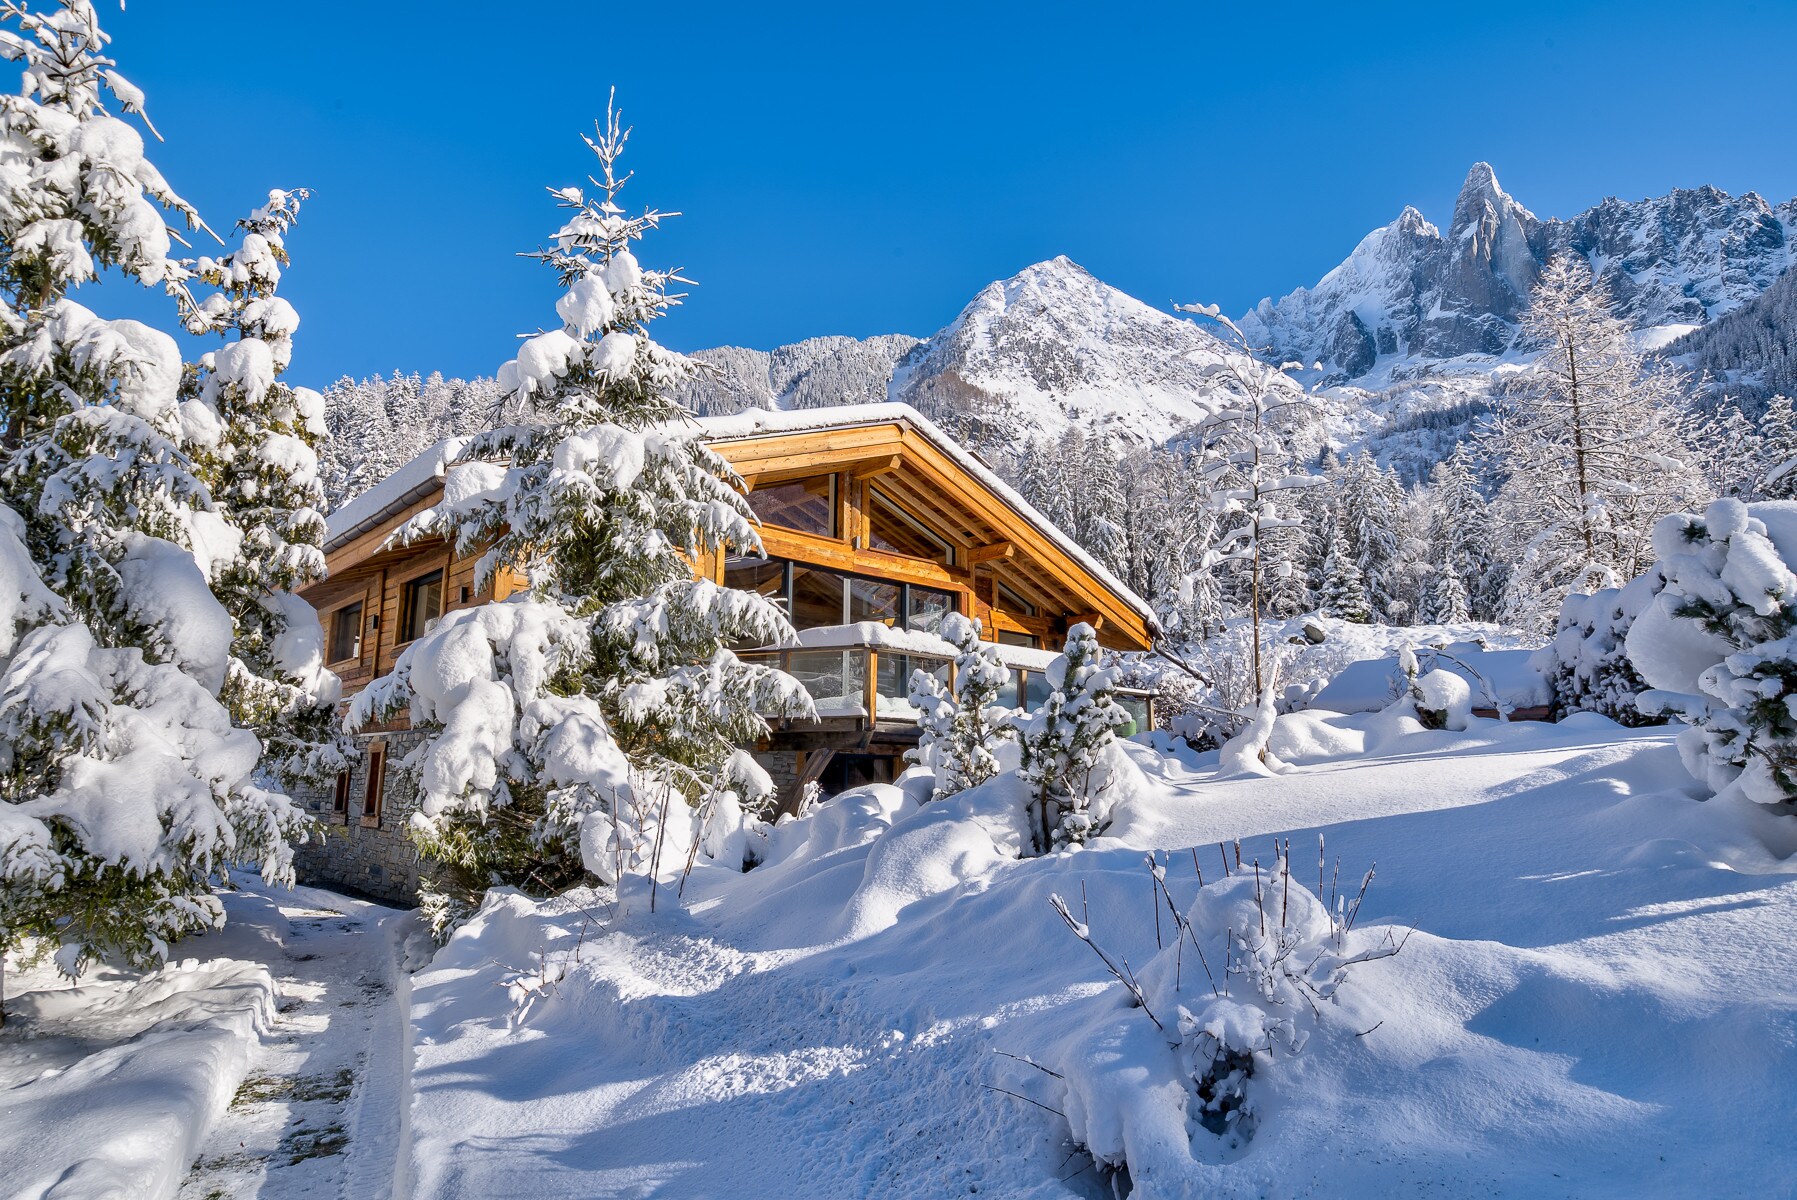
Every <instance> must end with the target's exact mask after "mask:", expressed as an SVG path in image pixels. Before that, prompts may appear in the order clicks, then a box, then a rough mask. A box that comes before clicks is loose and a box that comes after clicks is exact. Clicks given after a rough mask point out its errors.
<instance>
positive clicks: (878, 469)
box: [849, 454, 904, 481]
mask: <svg viewBox="0 0 1797 1200" xmlns="http://www.w3.org/2000/svg"><path fill="white" fill-rule="evenodd" d="M903 461H904V460H903V459H902V458H900V457H899V456H898V455H896V454H892V455H888V456H887V457H885V458H871V459H869V460H867V461H866V462H864V463H857V464H856V465H855V466H854V467H852V468H850V469H849V478H850V479H853V480H856V481H860V480H863V479H872V478H873V477H874V476H876V475H887V474H890V473H891V472H893V471H896V470H898V469H899V464H900V463H901V462H903Z"/></svg>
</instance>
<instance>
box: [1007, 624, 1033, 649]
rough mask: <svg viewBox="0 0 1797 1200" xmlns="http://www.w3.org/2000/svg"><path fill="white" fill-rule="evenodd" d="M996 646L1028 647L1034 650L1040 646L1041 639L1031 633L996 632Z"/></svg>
mask: <svg viewBox="0 0 1797 1200" xmlns="http://www.w3.org/2000/svg"><path fill="white" fill-rule="evenodd" d="M998 644H999V645H1001V646H1028V647H1030V648H1031V649H1035V648H1036V647H1039V646H1040V645H1041V644H1042V639H1041V638H1039V637H1037V636H1036V635H1035V634H1033V633H1012V632H1011V631H1010V630H1008V629H1001V630H999V631H998Z"/></svg>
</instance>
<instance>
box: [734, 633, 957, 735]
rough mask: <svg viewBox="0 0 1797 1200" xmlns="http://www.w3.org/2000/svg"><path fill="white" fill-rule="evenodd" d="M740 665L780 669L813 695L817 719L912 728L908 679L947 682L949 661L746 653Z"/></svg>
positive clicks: (865, 654) (850, 650)
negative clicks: (917, 675)
mask: <svg viewBox="0 0 1797 1200" xmlns="http://www.w3.org/2000/svg"><path fill="white" fill-rule="evenodd" d="M738 657H740V658H741V659H742V660H743V661H744V662H754V663H761V664H763V665H766V666H771V667H778V668H780V669H781V670H782V671H785V672H786V673H787V674H788V675H791V676H792V677H793V678H794V679H797V680H798V681H799V683H800V684H802V685H803V686H804V688H805V690H806V691H807V692H809V693H810V695H811V702H812V703H813V704H815V705H816V706H817V715H818V716H819V717H820V718H832V717H858V718H860V719H862V720H865V719H867V715H868V710H869V709H870V707H871V709H872V710H873V715H874V719H875V720H876V721H899V722H910V721H915V720H916V719H917V708H916V706H914V705H913V704H912V703H911V673H912V672H913V671H916V670H920V669H921V670H926V671H929V672H931V673H933V674H934V675H935V676H936V677H937V678H938V679H940V680H942V681H944V682H947V680H948V666H949V660H948V659H946V658H933V657H930V656H927V655H921V654H910V653H906V652H903V651H897V650H881V649H878V648H876V647H872V646H848V647H843V648H841V649H835V648H832V649H828V650H812V649H805V648H801V647H795V648H793V649H786V650H746V651H742V652H740V653H739V655H738Z"/></svg>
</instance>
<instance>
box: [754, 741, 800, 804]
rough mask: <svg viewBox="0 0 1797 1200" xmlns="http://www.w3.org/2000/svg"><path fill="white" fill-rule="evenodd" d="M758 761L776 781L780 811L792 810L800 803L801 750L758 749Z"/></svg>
mask: <svg viewBox="0 0 1797 1200" xmlns="http://www.w3.org/2000/svg"><path fill="white" fill-rule="evenodd" d="M753 757H754V759H755V761H756V762H758V763H760V764H761V769H762V770H764V771H766V772H767V773H768V775H769V777H771V778H772V779H773V781H774V804H775V807H776V810H777V811H779V812H792V811H793V810H794V808H795V807H796V806H797V804H798V800H799V797H798V791H797V789H798V785H799V752H798V751H796V750H756V751H754V752H753Z"/></svg>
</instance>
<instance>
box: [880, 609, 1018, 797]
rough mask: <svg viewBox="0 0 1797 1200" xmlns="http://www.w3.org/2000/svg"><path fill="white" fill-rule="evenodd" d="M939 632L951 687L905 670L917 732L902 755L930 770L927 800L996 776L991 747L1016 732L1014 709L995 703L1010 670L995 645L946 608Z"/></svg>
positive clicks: (976, 626)
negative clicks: (947, 648)
mask: <svg viewBox="0 0 1797 1200" xmlns="http://www.w3.org/2000/svg"><path fill="white" fill-rule="evenodd" d="M942 637H943V638H944V640H946V641H948V642H951V643H953V645H954V647H955V650H956V654H955V666H954V682H953V686H952V687H945V686H944V685H943V683H942V681H941V680H939V679H937V678H936V677H935V676H934V675H932V674H931V673H930V672H928V671H925V670H923V669H921V668H919V669H918V670H916V671H914V672H912V674H911V702H912V703H913V704H914V705H915V706H916V707H917V710H918V713H919V719H918V723H919V725H920V726H921V727H922V734H921V736H920V737H919V738H918V743H917V749H916V750H914V751H909V752H907V757H909V758H911V759H912V761H914V762H918V763H922V764H923V765H925V766H928V767H929V768H930V769H931V770H932V771H934V772H935V775H936V785H935V787H934V788H933V789H932V791H931V798H932V799H940V798H941V797H943V796H953V795H957V794H959V793H961V792H964V791H966V790H967V789H968V788H972V787H978V786H979V785H980V784H982V783H984V782H986V781H987V780H988V779H991V778H992V777H993V776H994V775H997V774H998V771H999V763H998V757H997V755H996V753H995V751H997V749H998V747H999V743H1000V742H1003V741H1009V740H1011V739H1013V738H1014V737H1015V736H1016V729H1015V727H1014V726H1013V725H1012V723H1011V718H1012V717H1013V716H1014V715H1015V714H1014V713H1013V712H1011V711H1010V710H1007V709H1006V708H1005V707H1004V706H1003V705H1001V704H999V702H998V695H999V693H1000V692H1002V691H1003V690H1004V688H1005V685H1006V684H1008V683H1010V682H1011V671H1010V668H1008V667H1006V666H1005V665H1004V664H1003V663H1002V662H1000V661H999V660H998V649H997V647H995V646H992V645H989V644H987V643H985V642H982V641H980V623H979V622H978V621H977V620H969V619H968V618H966V617H963V616H961V615H960V614H959V613H950V614H949V615H948V616H947V617H946V618H944V619H943V622H942Z"/></svg>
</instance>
